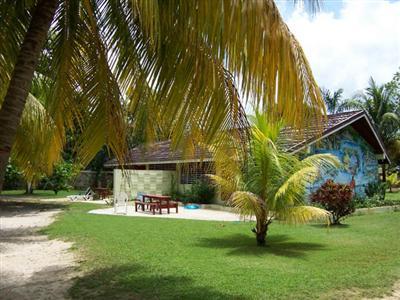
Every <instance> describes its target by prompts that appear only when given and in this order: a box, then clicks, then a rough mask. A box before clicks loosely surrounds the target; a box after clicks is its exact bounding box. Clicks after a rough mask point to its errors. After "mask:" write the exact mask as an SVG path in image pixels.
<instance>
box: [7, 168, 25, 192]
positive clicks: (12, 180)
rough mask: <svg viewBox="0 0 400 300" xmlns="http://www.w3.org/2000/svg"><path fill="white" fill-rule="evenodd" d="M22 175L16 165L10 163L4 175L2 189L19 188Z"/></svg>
mask: <svg viewBox="0 0 400 300" xmlns="http://www.w3.org/2000/svg"><path fill="white" fill-rule="evenodd" d="M23 180H24V178H23V174H22V172H21V171H20V170H19V169H18V168H17V166H16V165H14V164H13V163H10V164H8V165H7V168H6V174H5V178H4V189H10V190H13V189H17V188H20V187H21V183H22V182H23Z"/></svg>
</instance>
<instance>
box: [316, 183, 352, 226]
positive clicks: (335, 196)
mask: <svg viewBox="0 0 400 300" xmlns="http://www.w3.org/2000/svg"><path fill="white" fill-rule="evenodd" d="M352 198H353V190H352V189H351V188H350V186H349V185H348V184H340V183H336V182H334V181H333V180H332V179H328V180H327V181H326V182H325V183H324V184H322V185H321V186H320V187H319V188H318V190H316V191H315V192H314V193H313V194H312V195H311V201H312V202H314V203H318V204H320V205H322V207H323V208H325V209H326V210H327V211H329V212H330V213H331V214H332V224H340V221H341V220H342V219H343V218H344V217H346V216H348V215H350V214H352V213H353V212H354V211H355V207H354V203H353V202H352Z"/></svg>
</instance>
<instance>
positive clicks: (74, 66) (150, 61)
mask: <svg viewBox="0 0 400 300" xmlns="http://www.w3.org/2000/svg"><path fill="white" fill-rule="evenodd" d="M309 3H310V4H311V5H313V4H314V3H317V2H316V1H309ZM48 57H51V59H47V60H46V59H43V58H48ZM41 62H43V63H41ZM37 72H40V73H41V74H42V76H43V78H42V79H43V80H44V82H45V83H44V85H43V87H44V88H45V90H44V92H43V95H44V96H45V100H44V101H43V106H44V107H45V108H46V112H47V114H48V115H49V116H50V117H51V120H52V121H51V122H50V124H52V126H53V130H55V136H56V137H57V143H60V142H62V143H64V142H65V139H66V132H70V131H74V130H79V132H80V139H79V141H78V143H77V149H78V150H77V151H78V157H79V158H80V163H82V164H83V165H85V164H87V163H88V162H89V161H90V160H91V159H92V158H93V157H94V155H95V154H96V153H97V151H98V150H99V149H101V147H102V146H103V145H107V147H109V149H110V150H111V151H112V152H113V154H114V155H115V156H116V157H117V159H118V160H120V161H123V159H124V154H125V150H126V122H125V119H126V113H127V111H129V112H131V113H132V114H133V115H134V117H135V121H136V117H138V116H148V117H147V119H146V122H145V126H146V127H147V130H146V131H145V132H146V133H148V134H151V133H154V132H156V129H157V127H158V124H160V123H162V124H163V130H164V131H167V132H168V134H169V136H170V137H171V138H172V140H173V145H175V146H176V145H178V143H182V144H187V143H186V142H185V141H189V140H196V141H201V142H205V143H210V142H211V141H213V140H215V139H220V140H221V138H220V137H219V133H220V132H223V130H224V129H227V128H229V129H232V128H240V127H243V126H244V125H245V124H244V123H245V121H244V120H245V116H244V113H243V108H242V107H241V104H240V101H239V95H238V93H237V92H236V88H235V83H236V82H240V83H241V84H240V86H238V88H239V89H240V90H241V91H243V93H244V94H245V95H247V96H249V97H248V98H251V99H253V100H252V101H253V102H254V104H255V105H256V106H258V107H260V108H262V109H263V110H265V111H267V109H268V111H274V112H278V113H280V115H282V116H283V117H285V118H286V120H287V122H289V123H290V124H291V125H294V126H297V127H301V126H304V124H305V123H306V122H310V118H311V117H312V118H314V117H316V118H318V117H320V116H321V114H322V113H323V109H321V108H323V101H322V98H321V96H320V92H319V89H318V87H317V84H316V83H315V80H314V78H313V76H312V73H311V70H310V67H309V65H308V62H307V60H306V58H305V55H304V53H303V51H302V49H301V47H300V45H299V43H298V42H297V40H296V39H295V38H294V36H293V35H292V34H291V32H290V31H289V29H288V27H287V26H286V25H285V23H284V22H283V20H282V17H281V16H280V14H279V11H278V9H277V7H276V5H275V3H274V1H273V0H265V1H214V0H206V1H187V0H170V1H161V0H148V1H141V0H133V1H131V0H74V1H67V0H31V1H19V0H11V1H0V105H1V108H0V124H1V126H0V190H1V186H2V182H3V177H4V171H5V168H6V165H7V163H8V161H9V157H10V153H11V150H12V148H13V147H14V144H15V141H16V139H17V135H18V128H19V125H20V123H21V117H22V116H23V114H24V109H26V103H27V99H28V94H29V91H30V89H31V86H32V81H33V78H34V76H35V74H37ZM238 78H240V80H237V79H238ZM250 96H251V97H250ZM27 113H29V110H28V111H27ZM138 119H139V120H137V124H142V123H143V122H140V119H142V118H138ZM34 134H35V132H33V131H32V136H34ZM38 144H39V143H38ZM39 145H43V143H40V144H39ZM49 151H50V152H49V156H50V157H53V158H54V157H56V156H57V155H58V154H57V151H58V149H53V148H50V149H49Z"/></svg>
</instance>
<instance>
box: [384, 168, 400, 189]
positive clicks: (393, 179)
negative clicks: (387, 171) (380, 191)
mask: <svg viewBox="0 0 400 300" xmlns="http://www.w3.org/2000/svg"><path fill="white" fill-rule="evenodd" d="M386 184H387V186H388V187H389V191H390V192H391V193H392V192H393V191H392V188H393V187H395V186H398V185H399V184H400V180H398V177H397V174H396V173H393V174H392V175H390V176H388V177H387V178H386Z"/></svg>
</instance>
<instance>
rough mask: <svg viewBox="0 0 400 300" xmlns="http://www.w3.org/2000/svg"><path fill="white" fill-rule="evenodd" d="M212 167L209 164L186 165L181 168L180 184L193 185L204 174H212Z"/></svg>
mask: <svg viewBox="0 0 400 300" xmlns="http://www.w3.org/2000/svg"><path fill="white" fill-rule="evenodd" d="M214 173H215V171H214V165H213V164H212V163H210V162H203V163H188V164H184V165H182V166H181V178H180V183H181V184H193V183H195V182H196V181H197V180H200V179H202V178H203V177H204V175H206V174H214Z"/></svg>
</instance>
